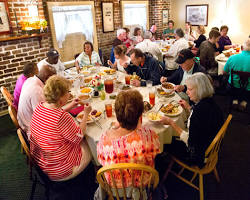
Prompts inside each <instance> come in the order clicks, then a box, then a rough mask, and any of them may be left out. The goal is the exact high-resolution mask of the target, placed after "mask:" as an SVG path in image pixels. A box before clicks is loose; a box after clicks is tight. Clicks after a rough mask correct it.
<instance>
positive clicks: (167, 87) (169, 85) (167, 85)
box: [162, 82, 174, 90]
mask: <svg viewBox="0 0 250 200" xmlns="http://www.w3.org/2000/svg"><path fill="white" fill-rule="evenodd" d="M162 87H163V88H165V89H170V90H173V89H174V85H173V84H172V83H169V82H164V83H162Z"/></svg>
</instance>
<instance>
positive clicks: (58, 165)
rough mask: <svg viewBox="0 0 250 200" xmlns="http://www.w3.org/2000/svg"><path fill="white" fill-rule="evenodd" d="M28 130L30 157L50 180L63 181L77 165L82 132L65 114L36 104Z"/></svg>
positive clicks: (79, 160)
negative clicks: (29, 133) (29, 132)
mask: <svg viewBox="0 0 250 200" xmlns="http://www.w3.org/2000/svg"><path fill="white" fill-rule="evenodd" d="M30 131H31V136H30V149H31V155H32V156H33V158H34V159H35V161H36V163H37V164H38V166H39V167H40V168H41V169H42V170H43V171H44V172H45V173H46V174H47V175H48V176H49V178H50V179H51V180H60V179H63V178H66V177H67V176H69V175H70V174H72V170H73V167H74V166H79V165H80V162H81V158H82V153H81V147H80V143H81V141H82V139H83V133H82V131H81V129H80V127H79V126H78V125H77V124H76V123H75V122H74V119H73V118H72V116H71V115H70V114H69V113H67V112H65V111H63V110H62V109H49V108H46V107H44V106H43V105H42V103H40V104H38V106H37V107H36V110H35V111H34V114H33V117H32V120H31V123H30ZM84 156H86V155H84ZM87 164H88V163H86V165H87Z"/></svg>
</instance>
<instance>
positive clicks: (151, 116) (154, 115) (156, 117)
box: [147, 112, 163, 122]
mask: <svg viewBox="0 0 250 200" xmlns="http://www.w3.org/2000/svg"><path fill="white" fill-rule="evenodd" d="M162 116H163V115H162V114H161V113H159V112H149V113H147V118H148V120H149V121H151V122H159V121H160V120H161V117H162Z"/></svg>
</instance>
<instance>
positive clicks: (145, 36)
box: [143, 31, 152, 39]
mask: <svg viewBox="0 0 250 200" xmlns="http://www.w3.org/2000/svg"><path fill="white" fill-rule="evenodd" d="M143 37H144V39H151V38H152V33H151V32H150V31H145V33H144V36H143Z"/></svg>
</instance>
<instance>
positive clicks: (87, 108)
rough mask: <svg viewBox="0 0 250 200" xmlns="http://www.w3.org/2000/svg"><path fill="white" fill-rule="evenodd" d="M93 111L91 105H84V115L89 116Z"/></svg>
mask: <svg viewBox="0 0 250 200" xmlns="http://www.w3.org/2000/svg"><path fill="white" fill-rule="evenodd" d="M91 110H92V107H91V105H90V104H88V103H87V104H85V105H84V115H85V116H88V115H89V113H90V112H91Z"/></svg>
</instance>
